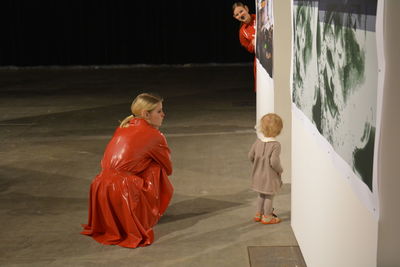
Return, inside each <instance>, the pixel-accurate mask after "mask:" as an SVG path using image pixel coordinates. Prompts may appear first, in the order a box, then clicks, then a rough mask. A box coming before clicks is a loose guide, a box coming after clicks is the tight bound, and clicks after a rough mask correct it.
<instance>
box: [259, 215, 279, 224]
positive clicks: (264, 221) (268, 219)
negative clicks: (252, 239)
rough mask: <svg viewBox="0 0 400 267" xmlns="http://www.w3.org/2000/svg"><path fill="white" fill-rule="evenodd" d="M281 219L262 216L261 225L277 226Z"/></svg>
mask: <svg viewBox="0 0 400 267" xmlns="http://www.w3.org/2000/svg"><path fill="white" fill-rule="evenodd" d="M280 222H281V219H279V218H278V217H274V216H264V215H263V216H262V219H261V223H262V224H276V223H280Z"/></svg>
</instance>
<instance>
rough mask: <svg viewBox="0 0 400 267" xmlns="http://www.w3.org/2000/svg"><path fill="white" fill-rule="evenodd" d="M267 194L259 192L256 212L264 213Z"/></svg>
mask: <svg viewBox="0 0 400 267" xmlns="http://www.w3.org/2000/svg"><path fill="white" fill-rule="evenodd" d="M264 203H265V194H261V193H260V194H259V195H258V197H257V204H256V214H263V213H264V206H265V205H264Z"/></svg>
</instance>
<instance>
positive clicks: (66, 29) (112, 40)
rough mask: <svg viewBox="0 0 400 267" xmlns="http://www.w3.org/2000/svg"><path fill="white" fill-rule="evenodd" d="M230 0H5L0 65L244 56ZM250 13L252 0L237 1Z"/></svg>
mask: <svg viewBox="0 0 400 267" xmlns="http://www.w3.org/2000/svg"><path fill="white" fill-rule="evenodd" d="M233 2H234V1H227V0H215V1H208V2H206V1H190V0H186V1H184V0H172V1H150V0H142V1H137V0H129V1H127V0H126V1H125V0H80V1H77V0H53V1H43V0H6V1H2V2H1V4H0V6H1V10H0V16H1V18H0V23H1V25H0V29H1V35H2V36H1V37H2V38H1V41H0V65H1V66H37V65H42V66H43V65H115V64H190V63H238V62H251V61H252V60H253V55H250V54H249V53H248V52H247V51H246V50H245V49H244V48H242V47H241V46H240V43H239V39H238V29H239V22H237V21H235V20H234V19H233V17H232V10H231V6H232V4H233ZM243 2H244V3H246V4H247V5H248V6H249V8H250V10H251V12H252V13H254V1H243Z"/></svg>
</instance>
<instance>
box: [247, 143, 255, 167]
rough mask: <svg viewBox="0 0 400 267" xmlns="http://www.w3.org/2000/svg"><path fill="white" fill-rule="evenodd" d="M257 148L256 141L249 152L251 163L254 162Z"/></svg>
mask: <svg viewBox="0 0 400 267" xmlns="http://www.w3.org/2000/svg"><path fill="white" fill-rule="evenodd" d="M255 148H256V143H255V142H254V144H253V145H252V146H251V148H250V151H249V154H248V158H249V160H250V161H251V163H253V162H254V155H255Z"/></svg>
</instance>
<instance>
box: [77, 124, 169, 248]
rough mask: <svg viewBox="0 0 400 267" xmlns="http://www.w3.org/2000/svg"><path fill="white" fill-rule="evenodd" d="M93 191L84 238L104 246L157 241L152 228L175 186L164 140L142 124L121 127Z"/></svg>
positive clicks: (112, 140) (109, 147) (107, 149)
mask: <svg viewBox="0 0 400 267" xmlns="http://www.w3.org/2000/svg"><path fill="white" fill-rule="evenodd" d="M101 167H102V171H101V173H100V174H98V175H97V176H96V177H95V178H94V179H93V181H92V184H91V186H90V202H89V220H88V224H87V225H83V226H84V230H83V231H82V232H81V233H82V234H84V235H88V236H91V237H93V238H94V239H95V240H97V241H98V242H100V243H103V244H109V245H119V246H123V247H129V248H135V247H138V246H146V245H150V244H151V243H153V241H154V232H153V229H152V227H153V226H154V225H155V224H156V223H157V221H158V220H159V219H160V217H161V215H162V214H163V213H164V212H165V210H166V209H167V207H168V204H169V202H170V200H171V197H172V193H173V187H172V185H171V183H170V181H169V179H168V175H171V173H172V163H171V158H170V150H169V148H168V145H167V142H166V140H165V137H164V136H163V135H162V134H161V133H160V132H159V131H158V130H157V129H155V128H154V127H152V126H150V125H149V124H148V123H147V122H146V121H145V120H143V119H138V118H135V119H132V120H131V121H130V122H129V126H128V127H126V128H118V129H117V130H116V131H115V133H114V136H113V137H112V139H111V140H110V142H109V143H108V145H107V147H106V150H105V152H104V156H103V159H102V161H101Z"/></svg>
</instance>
